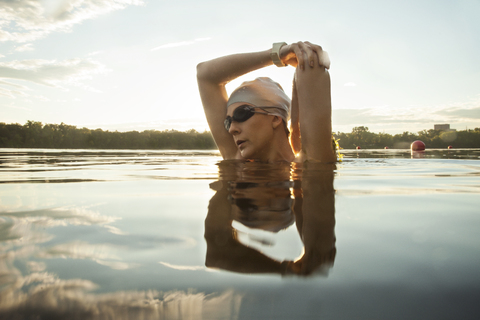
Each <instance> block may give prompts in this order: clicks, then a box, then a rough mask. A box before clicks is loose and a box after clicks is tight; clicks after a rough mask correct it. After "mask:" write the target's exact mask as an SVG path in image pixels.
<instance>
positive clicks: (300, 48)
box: [280, 41, 330, 70]
mask: <svg viewBox="0 0 480 320" xmlns="http://www.w3.org/2000/svg"><path fill="white" fill-rule="evenodd" d="M280 59H282V61H283V63H285V64H287V65H291V66H293V67H297V66H300V68H301V69H302V70H303V69H305V66H309V67H310V68H313V67H314V66H315V64H318V65H319V66H322V67H325V68H326V69H329V68H330V58H329V57H328V53H327V52H326V51H323V50H322V47H320V46H318V45H316V44H312V43H310V42H308V41H305V42H303V41H299V42H297V43H292V44H290V45H286V46H283V47H281V48H280Z"/></svg>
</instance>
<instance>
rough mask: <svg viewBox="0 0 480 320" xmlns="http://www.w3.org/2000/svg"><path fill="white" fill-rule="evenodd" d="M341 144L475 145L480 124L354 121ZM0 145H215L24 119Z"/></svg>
mask: <svg viewBox="0 0 480 320" xmlns="http://www.w3.org/2000/svg"><path fill="white" fill-rule="evenodd" d="M333 137H334V139H336V140H337V141H338V143H339V145H340V147H341V148H342V149H356V148H361V149H384V148H389V149H408V148H410V144H411V143H412V142H413V141H415V140H421V141H423V142H424V143H425V145H426V147H427V149H446V148H448V146H452V147H453V148H456V149H459V148H469V149H471V148H480V128H475V129H473V130H472V129H470V130H464V131H442V130H433V129H430V130H423V131H419V132H418V133H411V132H404V133H402V134H395V135H391V134H388V133H373V132H370V131H369V129H368V127H363V126H361V127H355V128H353V130H352V132H351V133H342V132H337V133H333ZM0 148H44V149H86V150H99V149H105V150H115V149H117V150H216V149H217V147H216V144H215V141H214V140H213V137H212V135H211V133H210V132H208V131H204V132H197V131H196V130H194V129H191V130H188V131H177V130H164V131H158V130H145V131H142V132H138V131H127V132H118V131H108V130H107V131H103V130H102V129H95V130H92V129H87V128H77V127H76V126H72V125H67V124H64V123H61V124H42V123H41V122H36V121H27V123H25V124H24V125H20V124H18V123H15V124H5V123H2V122H0Z"/></svg>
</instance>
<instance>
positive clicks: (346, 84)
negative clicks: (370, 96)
mask: <svg viewBox="0 0 480 320" xmlns="http://www.w3.org/2000/svg"><path fill="white" fill-rule="evenodd" d="M343 86H344V87H356V86H357V84H356V83H355V82H347V83H345V84H344V85H343Z"/></svg>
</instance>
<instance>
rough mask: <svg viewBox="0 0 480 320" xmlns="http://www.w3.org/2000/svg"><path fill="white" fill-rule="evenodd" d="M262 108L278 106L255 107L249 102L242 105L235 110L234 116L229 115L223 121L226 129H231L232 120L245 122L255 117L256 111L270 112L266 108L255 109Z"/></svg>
mask: <svg viewBox="0 0 480 320" xmlns="http://www.w3.org/2000/svg"><path fill="white" fill-rule="evenodd" d="M256 108H258V109H262V110H263V108H276V107H254V106H249V105H248V104H244V105H241V106H239V107H237V108H236V109H235V111H233V116H232V117H230V116H227V117H226V118H225V121H224V122H223V124H224V126H225V129H226V130H227V131H229V130H230V126H231V125H232V121H236V122H244V121H247V120H248V119H250V118H251V117H253V115H254V114H255V113H262V114H270V113H268V112H266V111H265V110H263V112H262V111H255V109H256Z"/></svg>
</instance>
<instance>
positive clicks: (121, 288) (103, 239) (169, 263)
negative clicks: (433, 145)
mask: <svg viewBox="0 0 480 320" xmlns="http://www.w3.org/2000/svg"><path fill="white" fill-rule="evenodd" d="M344 154H345V156H344V159H343V161H342V162H341V163H338V164H337V165H336V166H335V167H325V166H320V167H319V166H315V165H313V164H311V165H310V166H307V167H305V166H296V165H285V166H282V165H277V166H273V167H272V166H265V165H260V166H259V165H256V164H251V163H249V164H245V163H236V162H221V158H220V156H219V154H218V152H217V151H153V150H142V151H131V150H129V151H126V150H100V151H99V150H95V151H92V150H45V149H41V150H40V149H2V150H0V318H2V319H3V318H4V319H10V318H14V317H17V318H19V319H22V318H30V317H31V318H41V319H55V318H58V319H64V318H68V319H73V318H75V317H77V318H80V319H108V318H111V319H140V318H144V319H406V318H408V319H452V318H458V319H477V318H478V314H479V313H480V307H478V303H477V300H478V299H477V298H478V297H480V271H479V268H478V266H479V265H480V247H479V246H478V243H480V241H479V240H480V235H479V232H478V230H479V228H480V215H479V210H478V208H479V207H480V197H479V193H480V162H479V161H478V160H480V150H478V149H469V150H458V149H452V150H427V151H426V152H425V153H420V154H411V153H410V152H409V151H408V150H392V149H391V150H360V151H344ZM219 163H220V165H219Z"/></svg>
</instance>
